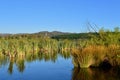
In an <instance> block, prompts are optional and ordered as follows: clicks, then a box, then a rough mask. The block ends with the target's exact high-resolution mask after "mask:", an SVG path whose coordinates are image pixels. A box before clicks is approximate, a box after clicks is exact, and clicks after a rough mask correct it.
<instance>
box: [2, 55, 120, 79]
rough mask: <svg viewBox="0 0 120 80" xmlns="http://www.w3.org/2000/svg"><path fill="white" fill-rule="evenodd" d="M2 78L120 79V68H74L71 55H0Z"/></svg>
mask: <svg viewBox="0 0 120 80" xmlns="http://www.w3.org/2000/svg"><path fill="white" fill-rule="evenodd" d="M0 80H120V70H119V69H118V68H111V69H110V70H103V69H95V68H92V69H91V68H88V69H78V68H74V66H73V64H72V59H71V57H70V55H68V54H66V55H62V56H61V55H59V54H58V55H56V54H54V56H53V55H52V56H51V55H45V54H44V55H42V54H40V55H28V56H27V57H26V58H24V59H23V58H19V57H17V58H16V59H9V58H6V57H3V56H2V57H0Z"/></svg>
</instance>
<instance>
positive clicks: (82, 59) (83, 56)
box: [72, 45, 120, 68]
mask: <svg viewBox="0 0 120 80" xmlns="http://www.w3.org/2000/svg"><path fill="white" fill-rule="evenodd" d="M119 49H120V46H119V45H109V46H100V45H99V46H98V45H92V46H91V45H90V46H87V47H85V48H82V49H73V50H72V55H73V63H74V65H75V67H80V68H88V67H99V66H100V64H102V63H103V62H108V63H109V64H110V65H111V66H119V65H120V56H119V55H120V50H119Z"/></svg>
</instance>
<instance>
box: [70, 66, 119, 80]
mask: <svg viewBox="0 0 120 80" xmlns="http://www.w3.org/2000/svg"><path fill="white" fill-rule="evenodd" d="M119 74H120V69H119V68H112V69H110V70H102V69H98V68H97V69H96V68H92V69H91V68H86V69H78V68H74V70H73V76H72V80H120V76H119Z"/></svg>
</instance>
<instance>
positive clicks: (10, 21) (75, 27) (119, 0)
mask: <svg viewBox="0 0 120 80" xmlns="http://www.w3.org/2000/svg"><path fill="white" fill-rule="evenodd" d="M87 22H90V23H91V24H97V26H98V27H104V28H106V29H113V28H114V27H116V26H120V0H0V33H34V32H39V31H56V30H57V31H63V32H86V31H87V28H86V24H87Z"/></svg>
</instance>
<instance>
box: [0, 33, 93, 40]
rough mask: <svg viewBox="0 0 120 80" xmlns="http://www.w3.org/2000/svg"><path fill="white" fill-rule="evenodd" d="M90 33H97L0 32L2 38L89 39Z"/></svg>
mask: <svg viewBox="0 0 120 80" xmlns="http://www.w3.org/2000/svg"><path fill="white" fill-rule="evenodd" d="M90 34H95V33H70V32H59V31H53V32H48V31H42V32H37V33H31V34H28V33H20V34H0V38H39V37H49V38H52V39H57V40H58V39H88V38H89V37H90Z"/></svg>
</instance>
